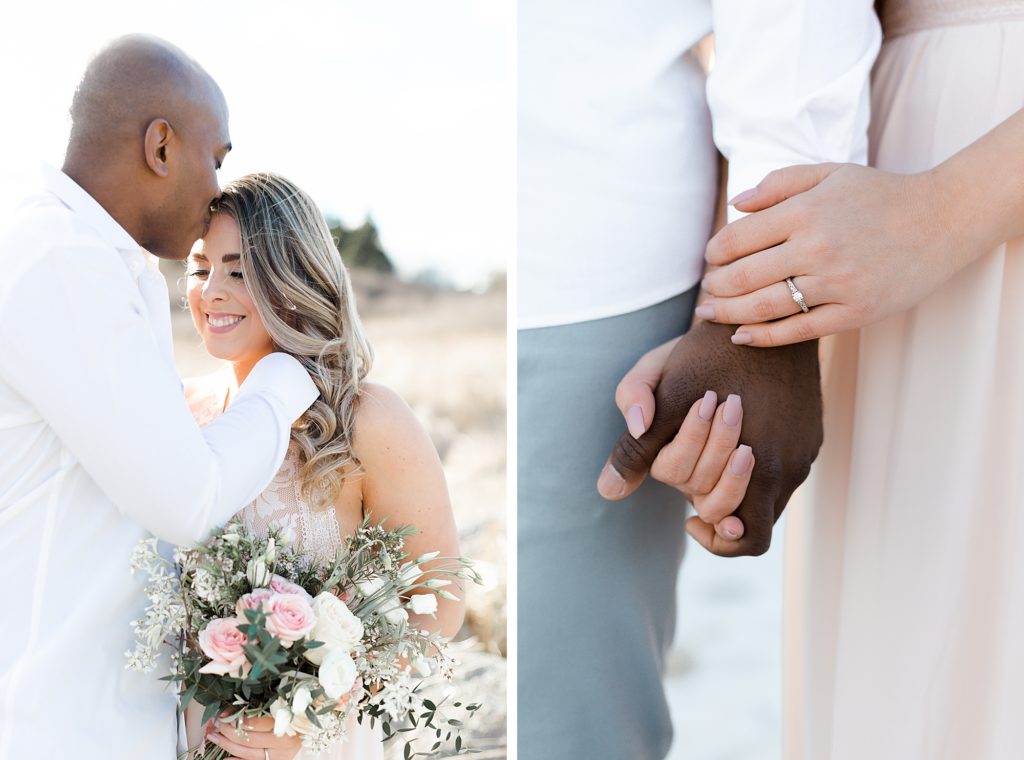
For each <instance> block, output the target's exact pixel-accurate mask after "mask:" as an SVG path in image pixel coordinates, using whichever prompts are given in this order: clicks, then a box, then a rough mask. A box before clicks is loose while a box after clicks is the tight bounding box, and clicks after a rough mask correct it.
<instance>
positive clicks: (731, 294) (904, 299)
mask: <svg viewBox="0 0 1024 760" xmlns="http://www.w3.org/2000/svg"><path fill="white" fill-rule="evenodd" d="M940 175H941V172H935V171H932V172H926V173H923V174H911V175H904V174H893V173H889V172H883V171H879V170H877V169H869V168H867V167H863V166H857V165H853V164H818V165H809V166H791V167H788V168H786V169H781V170H779V171H775V172H772V173H771V174H769V175H768V176H767V177H766V178H765V179H764V180H763V181H762V182H761V183H760V184H759V185H758V186H757V187H756V188H755V189H754V190H752V191H747V192H746V193H742V194H741V195H740V196H737V198H736V199H735V201H734V202H733V205H734V206H735V207H736V208H737V209H738V210H740V211H746V212H756V213H751V214H750V215H749V216H746V217H743V218H741V219H738V220H737V221H735V222H733V223H732V224H730V225H728V226H727V227H725V228H723V229H722V230H721V231H719V233H718V234H717V235H715V236H714V237H713V238H712V239H711V241H710V242H709V243H708V246H707V253H706V257H707V261H708V263H709V264H710V265H712V266H714V267H717V268H716V269H712V270H709V271H708V273H707V275H706V276H705V278H704V283H703V285H704V289H705V290H706V291H707V292H708V293H709V294H710V295H711V296H712V298H709V299H708V300H706V301H705V302H704V303H703V304H701V306H699V307H698V309H697V310H696V316H698V317H700V318H703V319H707V320H710V321H714V322H721V323H725V324H736V325H740V327H739V328H738V329H737V330H736V332H735V333H734V335H733V342H734V343H737V344H749V345H752V346H781V345H786V344H790V343H796V342H799V341H805V340H810V339H812V338H818V337H821V336H824V335H829V334H832V333H836V332H841V331H843V330H849V329H852V328H856V327H861V326H863V325H866V324H870V323H872V322H875V321H877V320H880V319H884V318H885V317H888V316H890V315H892V314H895V313H897V312H899V311H902V310H904V309H908V308H910V307H912V306H914V305H915V304H917V303H918V302H920V301H921V300H922V299H924V298H925V297H926V296H927V295H928V294H929V293H931V292H932V291H934V290H935V289H936V288H938V287H939V286H940V285H941V284H942V283H943V282H945V281H946V280H947V279H948V278H949V277H950V276H952V275H953V274H954V273H955V272H956V271H958V270H959V269H960V268H962V267H963V266H965V265H966V264H967V263H969V262H970V261H971V260H972V259H973V258H974V257H975V256H976V255H977V251H975V248H976V247H977V246H976V245H975V244H974V241H971V240H970V239H968V237H967V232H966V231H965V229H964V228H965V227H966V226H967V225H959V224H957V223H956V221H955V219H956V217H955V216H954V215H953V213H952V211H953V204H952V196H953V194H952V193H951V192H950V191H949V189H947V187H946V184H947V183H946V182H945V181H944V180H943V178H942V177H941V176H940ZM787 277H792V278H793V281H794V284H795V285H796V287H797V289H798V290H799V291H800V292H801V293H802V294H803V297H804V300H805V302H806V304H807V306H808V307H810V311H809V312H807V313H803V312H802V311H801V309H800V306H799V305H798V304H797V303H796V301H794V299H793V296H792V294H791V292H790V289H789V286H788V285H787V284H786V282H785V280H786V278H787Z"/></svg>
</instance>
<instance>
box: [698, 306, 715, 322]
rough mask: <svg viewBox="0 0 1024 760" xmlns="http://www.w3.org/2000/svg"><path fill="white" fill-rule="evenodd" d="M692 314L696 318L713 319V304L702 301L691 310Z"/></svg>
mask: <svg viewBox="0 0 1024 760" xmlns="http://www.w3.org/2000/svg"><path fill="white" fill-rule="evenodd" d="M693 316H695V317H697V319H707V320H713V319H714V318H715V305H714V304H711V303H702V304H701V305H700V306H698V307H697V308H696V309H694V310H693Z"/></svg>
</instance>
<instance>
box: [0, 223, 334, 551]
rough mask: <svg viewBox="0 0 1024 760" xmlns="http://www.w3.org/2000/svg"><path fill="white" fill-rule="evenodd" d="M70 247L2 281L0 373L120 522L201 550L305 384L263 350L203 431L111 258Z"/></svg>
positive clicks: (271, 454) (273, 455) (257, 481)
mask: <svg viewBox="0 0 1024 760" xmlns="http://www.w3.org/2000/svg"><path fill="white" fill-rule="evenodd" d="M69 243H73V244H67V245H64V244H61V245H60V246H58V247H56V248H53V249H50V250H42V251H40V250H39V248H38V247H35V250H31V251H30V253H25V254H24V255H26V256H28V255H31V256H32V257H33V258H34V260H33V261H31V262H30V263H28V264H27V265H25V264H24V262H20V263H21V264H22V265H21V266H18V267H17V268H18V269H19V270H20V271H19V273H18V274H17V275H16V279H15V281H14V282H10V281H9V282H8V283H5V284H4V285H5V286H4V288H2V290H3V292H4V297H3V298H2V299H0V376H2V377H3V379H4V380H6V381H7V382H8V383H9V384H10V386H11V387H12V388H13V389H14V390H15V391H16V392H17V393H19V394H20V395H21V396H23V397H24V399H25V400H26V401H27V402H28V403H29V404H30V405H31V406H32V407H33V408H34V409H35V410H36V411H37V412H38V413H39V415H40V416H41V417H42V418H43V419H44V420H45V421H46V423H47V424H48V425H49V426H50V427H51V428H52V429H53V430H54V432H55V433H56V435H57V436H58V437H59V438H60V439H61V442H62V443H63V445H64V446H65V447H66V449H67V450H68V451H69V452H70V453H71V454H72V455H73V456H74V457H75V458H76V459H77V460H78V462H79V463H80V464H81V466H82V467H83V468H84V469H85V471H86V472H87V473H88V474H89V476H90V477H91V478H92V479H93V480H94V481H95V482H96V483H97V484H98V485H99V487H100V488H101V489H102V490H103V492H104V493H105V494H106V495H107V497H108V498H109V499H110V500H111V501H112V502H113V503H114V505H115V506H116V507H117V508H118V509H119V510H120V511H121V512H122V513H123V514H124V515H126V516H128V517H130V518H132V519H134V520H135V521H136V522H138V523H140V524H141V525H142V526H143V527H145V528H146V529H147V530H149V531H150V532H151V533H153V534H154V535H155V536H157V537H159V538H161V539H164V540H166V541H170V542H172V543H176V544H189V543H193V542H196V541H200V540H203V539H204V538H205V537H206V535H207V534H208V532H209V530H210V529H211V528H213V527H215V526H217V525H221V524H223V523H224V522H226V521H227V520H228V519H229V518H230V517H231V516H232V515H233V514H234V513H235V512H236V511H238V510H239V509H240V508H241V507H243V506H244V505H245V504H247V503H248V502H250V501H251V500H252V499H253V498H255V497H256V496H257V495H258V494H259V493H260V491H262V490H263V489H264V488H265V487H266V486H267V485H268V484H269V482H270V481H271V479H272V478H273V476H274V474H276V472H277V470H278V468H279V467H280V466H281V463H282V461H283V459H284V455H285V452H286V450H287V447H288V437H289V432H290V428H291V424H292V423H293V422H294V420H295V419H297V418H298V417H299V416H300V415H301V414H302V413H303V412H304V411H305V410H306V409H307V408H308V407H309V405H310V404H311V403H312V402H313V401H314V400H315V399H316V397H317V395H318V393H317V390H316V386H315V385H313V383H312V381H311V380H310V378H309V375H308V374H307V373H306V372H305V370H303V369H302V367H301V365H300V364H299V363H298V362H297V361H296V360H295V359H294V358H292V357H290V356H286V355H283V354H273V355H271V356H268V357H266V358H265V359H263V360H262V361H260V362H259V363H257V365H256V366H255V367H254V369H253V370H252V372H251V374H250V375H249V377H248V379H247V380H246V382H245V383H243V385H242V387H241V388H240V390H239V392H238V394H237V396H236V398H235V401H234V403H233V404H232V405H231V408H230V409H229V410H228V411H227V412H226V413H225V414H223V415H221V416H220V418H218V419H217V420H216V421H214V422H213V423H211V424H210V425H209V426H208V427H207V428H206V429H205V431H200V429H199V427H198V425H197V424H196V422H195V421H194V420H193V418H192V415H191V413H190V412H189V409H188V406H187V404H186V402H185V398H184V394H183V393H182V389H181V383H180V380H179V379H178V377H177V376H176V374H175V372H174V370H173V368H172V367H171V366H170V365H169V363H168V362H167V360H166V358H165V357H164V356H163V355H162V354H161V349H160V347H159V346H158V344H157V341H156V339H155V337H154V335H153V331H152V329H151V326H150V324H149V322H148V321H147V318H146V317H145V314H146V310H145V307H144V304H143V300H142V297H141V295H140V294H139V290H138V287H137V286H136V284H135V282H134V281H133V279H132V277H131V275H130V274H129V272H128V271H127V268H126V267H125V266H124V264H123V263H122V262H121V261H120V259H119V257H118V255H117V253H116V252H115V251H114V250H113V249H111V248H104V247H102V246H99V245H98V244H97V243H96V242H91V241H89V240H85V239H84V238H83V237H81V236H80V237H79V239H78V240H76V241H69Z"/></svg>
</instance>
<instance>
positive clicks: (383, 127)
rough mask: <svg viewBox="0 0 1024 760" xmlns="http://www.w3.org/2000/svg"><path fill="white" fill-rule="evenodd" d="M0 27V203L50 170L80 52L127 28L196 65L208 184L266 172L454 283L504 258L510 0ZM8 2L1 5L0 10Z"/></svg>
mask: <svg viewBox="0 0 1024 760" xmlns="http://www.w3.org/2000/svg"><path fill="white" fill-rule="evenodd" d="M18 5H19V6H20V7H19V9H18V10H17V11H16V12H13V13H12V11H10V10H6V9H5V10H4V11H3V17H2V23H0V111H2V113H3V116H2V120H3V121H2V127H0V130H2V131H0V137H2V139H0V204H2V205H3V206H7V205H9V204H10V203H12V202H14V201H15V200H16V199H17V198H19V197H20V196H21V195H22V194H23V192H24V188H25V187H26V182H27V181H28V180H27V179H26V178H27V177H28V176H30V175H31V172H33V171H34V167H35V164H36V161H38V160H40V159H41V160H44V161H48V162H50V163H52V164H55V165H57V166H59V165H60V162H61V159H62V157H63V154H64V144H65V140H66V137H67V133H68V126H69V125H68V119H67V109H68V106H69V104H70V102H71V96H72V94H73V92H74V89H75V85H76V84H77V82H78V79H79V77H80V76H81V73H82V71H83V70H84V67H85V64H86V62H87V61H88V60H89V58H90V56H91V54H92V53H93V52H95V51H96V50H97V49H98V48H100V47H102V46H103V45H104V44H105V43H106V42H107V41H109V40H110V39H112V38H114V37H117V36H119V35H121V34H125V33H128V32H147V33H151V34H156V35H159V36H161V37H164V38H165V39H167V40H170V41H171V42H173V43H175V44H176V45H178V46H180V47H181V48H183V49H184V50H185V51H186V52H188V53H189V54H190V55H192V56H193V57H194V58H196V59H197V60H198V61H199V62H200V64H202V65H203V66H204V67H205V68H206V69H207V71H209V72H210V73H211V74H212V75H213V77H214V78H215V79H216V80H217V81H218V83H219V84H220V85H221V88H222V89H223V90H224V93H225V95H226V96H227V99H228V104H229V107H230V109H231V121H230V128H231V138H232V142H233V144H234V146H235V147H234V150H233V151H232V152H231V154H230V155H229V156H228V159H227V161H226V162H225V164H224V168H223V169H222V170H221V173H220V179H221V183H225V182H227V181H229V180H231V179H232V178H234V177H237V176H240V175H242V174H246V173H248V172H252V171H276V172H279V173H281V174H283V175H285V176H287V177H289V178H290V179H292V180H294V181H295V182H296V183H298V184H299V185H300V186H301V187H303V188H304V189H305V190H307V191H308V192H309V193H310V194H311V195H312V196H313V198H314V199H315V200H316V201H317V203H319V204H320V206H321V208H322V209H324V210H325V211H326V212H327V213H333V214H335V215H337V216H340V217H341V218H342V220H343V221H344V222H345V224H347V225H348V226H355V225H357V224H359V223H361V222H362V220H363V218H364V217H365V215H366V214H367V213H370V214H372V216H373V218H374V219H375V221H376V222H377V225H378V227H379V228H380V230H381V235H382V241H383V244H384V248H385V249H386V250H387V251H388V252H389V253H390V254H391V255H392V258H393V259H394V261H395V263H396V265H397V266H398V267H399V269H400V271H402V272H403V273H404V274H408V275H411V274H414V273H416V272H417V271H419V270H422V269H426V268H434V269H437V270H440V271H441V272H442V273H443V274H444V275H445V276H447V277H448V278H450V279H452V280H454V281H455V282H456V283H458V284H460V285H462V286H472V285H474V284H478V283H480V282H482V281H483V280H485V279H486V277H487V276H488V275H489V274H490V273H493V272H497V271H504V270H505V269H506V266H507V260H508V257H509V256H510V255H511V253H512V251H511V246H512V239H513V236H512V229H513V213H512V204H513V203H514V196H513V192H512V188H513V182H514V177H515V164H514V160H515V159H514V103H515V101H514V97H515V96H514V93H513V86H514V82H513V76H514V74H513V71H514V69H513V66H512V57H511V56H512V45H511V40H512V34H513V28H512V25H513V21H514V2H513V0H431V1H429V2H427V1H425V0H301V1H299V2H295V3H283V2H280V1H279V0H277V1H268V0H247V1H246V2H237V1H235V0H228V1H223V2H213V3H210V2H207V3H199V2H195V1H194V0H179V1H178V2H172V3H146V2H139V0H130V1H129V0H105V1H104V2H94V3H83V2H56V3H55V2H23V3H19V4H18ZM7 8H10V5H8V6H7Z"/></svg>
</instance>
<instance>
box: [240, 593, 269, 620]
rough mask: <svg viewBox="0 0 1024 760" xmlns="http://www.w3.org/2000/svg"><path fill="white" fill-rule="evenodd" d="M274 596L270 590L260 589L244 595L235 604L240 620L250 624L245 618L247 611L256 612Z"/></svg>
mask: <svg viewBox="0 0 1024 760" xmlns="http://www.w3.org/2000/svg"><path fill="white" fill-rule="evenodd" d="M273 595H274V592H273V591H271V590H270V589H269V588H258V589H256V590H255V591H253V592H251V593H248V594H242V597H241V598H240V599H239V600H238V601H237V602H235V613H236V614H237V615H238V619H239V620H245V622H249V621H248V620H246V618H245V611H246V610H255V609H258V608H259V607H262V606H263V603H264V602H266V601H267V600H268V599H269V598H270V597H272V596H273Z"/></svg>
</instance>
